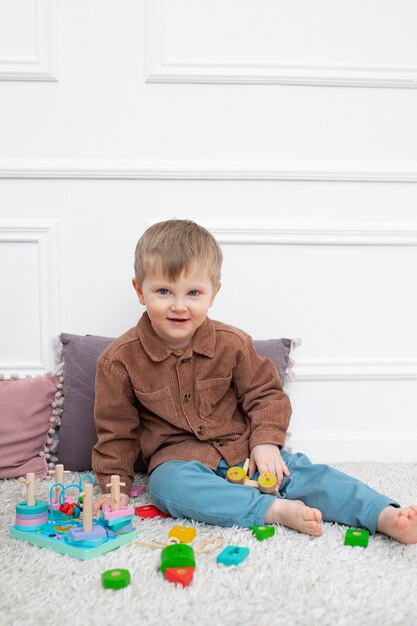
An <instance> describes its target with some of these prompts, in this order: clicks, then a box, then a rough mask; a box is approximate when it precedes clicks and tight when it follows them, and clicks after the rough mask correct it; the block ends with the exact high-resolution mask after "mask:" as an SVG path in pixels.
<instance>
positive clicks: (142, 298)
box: [132, 278, 145, 304]
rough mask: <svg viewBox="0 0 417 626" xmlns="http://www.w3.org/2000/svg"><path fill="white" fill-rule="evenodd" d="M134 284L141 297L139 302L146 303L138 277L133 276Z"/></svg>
mask: <svg viewBox="0 0 417 626" xmlns="http://www.w3.org/2000/svg"><path fill="white" fill-rule="evenodd" d="M132 285H133V289H134V290H135V291H136V293H137V296H138V298H139V302H140V303H141V304H145V298H144V297H143V291H142V289H141V288H140V287H139V285H138V284H137V282H136V278H132Z"/></svg>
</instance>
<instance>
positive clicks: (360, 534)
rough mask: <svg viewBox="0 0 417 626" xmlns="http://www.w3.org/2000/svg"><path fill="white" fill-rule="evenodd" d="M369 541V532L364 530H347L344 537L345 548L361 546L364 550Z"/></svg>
mask: <svg viewBox="0 0 417 626" xmlns="http://www.w3.org/2000/svg"><path fill="white" fill-rule="evenodd" d="M368 541H369V530H365V529H364V528H348V529H347V531H346V535H345V546H362V548H366V547H367V545H368Z"/></svg>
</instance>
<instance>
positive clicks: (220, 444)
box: [216, 441, 224, 448]
mask: <svg viewBox="0 0 417 626" xmlns="http://www.w3.org/2000/svg"><path fill="white" fill-rule="evenodd" d="M216 443H217V445H218V446H220V448H221V447H222V446H223V445H224V444H223V441H217V442H216Z"/></svg>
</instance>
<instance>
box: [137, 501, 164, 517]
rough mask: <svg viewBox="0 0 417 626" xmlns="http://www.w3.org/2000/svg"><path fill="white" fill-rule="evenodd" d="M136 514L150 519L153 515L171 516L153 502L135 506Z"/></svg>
mask: <svg viewBox="0 0 417 626" xmlns="http://www.w3.org/2000/svg"><path fill="white" fill-rule="evenodd" d="M135 515H137V516H138V517H140V518H141V519H149V518H151V517H171V515H169V514H168V513H164V511H160V510H159V509H157V508H156V506H154V505H153V504H145V505H144V506H136V507H135Z"/></svg>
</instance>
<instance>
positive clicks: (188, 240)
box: [135, 219, 223, 288]
mask: <svg viewBox="0 0 417 626" xmlns="http://www.w3.org/2000/svg"><path fill="white" fill-rule="evenodd" d="M222 261H223V255H222V251H221V249H220V246H219V244H218V243H217V241H216V240H215V238H214V237H213V235H212V234H211V233H210V232H209V231H208V230H206V229H205V228H203V227H202V226H200V225H199V224H196V223H195V222H192V221H191V220H177V219H172V220H167V221H165V222H158V223H157V224H153V225H152V226H150V228H148V229H147V230H146V231H145V232H144V234H143V235H142V237H141V238H140V239H139V241H138V243H137V245H136V250H135V278H136V282H137V284H138V285H142V283H143V281H144V279H145V276H146V274H148V273H151V272H152V271H153V270H155V269H156V268H158V269H160V270H161V271H162V273H163V275H164V276H166V277H167V278H168V279H169V280H174V281H175V280H177V279H178V278H179V277H180V275H181V273H182V272H183V271H184V272H185V274H187V272H188V271H189V270H190V269H191V265H192V264H197V265H200V266H201V268H204V269H205V270H207V273H208V276H209V278H210V280H211V283H212V285H213V287H214V288H215V287H217V286H218V285H219V284H220V275H221V266H222Z"/></svg>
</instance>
